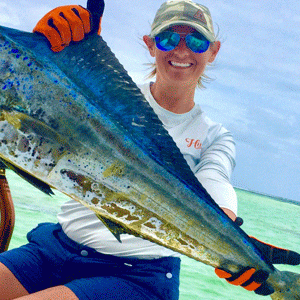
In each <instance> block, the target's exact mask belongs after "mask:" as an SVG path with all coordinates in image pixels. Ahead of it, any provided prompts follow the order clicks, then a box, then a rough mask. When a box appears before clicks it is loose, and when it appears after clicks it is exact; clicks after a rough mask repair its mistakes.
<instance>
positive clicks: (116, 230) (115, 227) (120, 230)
mask: <svg viewBox="0 0 300 300" xmlns="http://www.w3.org/2000/svg"><path fill="white" fill-rule="evenodd" d="M96 215H97V217H98V218H99V219H100V221H101V222H102V223H103V224H104V225H105V226H106V227H107V228H108V230H109V231H110V232H111V233H112V234H113V235H114V237H115V238H116V239H117V240H118V242H119V243H122V241H121V234H124V233H127V231H126V230H125V228H124V227H122V226H121V225H119V224H117V223H115V222H113V221H111V220H109V219H107V218H105V217H102V216H99V215H98V214H96Z"/></svg>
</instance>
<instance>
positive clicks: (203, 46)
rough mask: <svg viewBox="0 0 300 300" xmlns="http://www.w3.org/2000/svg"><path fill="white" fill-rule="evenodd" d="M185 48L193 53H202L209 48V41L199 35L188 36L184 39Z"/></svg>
mask: <svg viewBox="0 0 300 300" xmlns="http://www.w3.org/2000/svg"><path fill="white" fill-rule="evenodd" d="M185 42H186V44H187V46H188V47H189V48H190V49H191V50H192V51H193V52H195V53H203V52H205V51H206V50H207V49H208V47H209V44H210V43H209V41H208V40H207V39H206V38H205V37H204V36H203V35H201V34H200V33H197V32H195V33H192V34H188V35H187V36H186V37H185Z"/></svg>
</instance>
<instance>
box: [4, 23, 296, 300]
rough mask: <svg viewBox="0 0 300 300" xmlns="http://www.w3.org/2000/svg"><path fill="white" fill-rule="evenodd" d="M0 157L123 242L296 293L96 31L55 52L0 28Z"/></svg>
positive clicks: (291, 276) (283, 293)
mask: <svg viewBox="0 0 300 300" xmlns="http://www.w3.org/2000/svg"><path fill="white" fill-rule="evenodd" d="M0 158H1V160H2V161H4V162H5V164H6V165H7V166H8V167H10V168H11V169H13V170H14V171H16V172H17V173H18V174H19V175H21V176H23V177H24V178H26V179H27V180H29V181H30V182H31V183H33V184H34V185H36V186H37V187H39V188H40V189H42V190H43V191H44V192H46V193H48V194H50V193H52V189H56V190H59V191H61V192H62V193H64V194H66V195H67V196H69V197H71V198H72V199H74V200H76V201H79V202H80V203H82V204H83V205H85V206H86V207H88V208H89V209H91V210H93V211H94V212H95V214H96V215H97V216H98V217H99V218H100V219H101V220H102V221H103V222H104V223H105V225H106V226H107V227H108V228H109V229H110V230H111V231H112V233H113V234H114V235H115V236H116V238H118V240H119V241H122V236H121V235H122V233H129V234H133V235H135V236H138V237H142V238H145V239H148V240H150V241H152V242H154V243H157V244H159V245H162V246H164V247H167V248H169V249H172V250H174V251H177V252H179V253H181V254H184V255H186V256H188V257H191V258H193V259H195V260H197V261H200V262H203V263H205V264H208V265H211V266H212V267H214V268H222V269H225V270H228V271H230V272H238V271H240V270H241V269H243V268H244V267H248V266H250V267H253V268H255V269H257V270H264V271H267V272H268V273H269V274H270V275H269V278H268V280H267V282H268V284H269V285H270V286H272V287H273V288H274V290H275V293H273V294H272V295H271V297H272V299H300V275H299V274H296V273H292V272H284V271H279V270H278V269H276V268H275V267H274V266H273V265H272V264H271V263H270V262H269V261H268V259H266V258H265V257H264V255H263V254H262V253H261V252H260V251H259V249H257V248H256V247H255V245H254V244H253V243H252V242H251V239H250V238H249V237H248V235H247V234H246V233H245V232H244V231H243V230H242V229H241V228H240V227H239V226H237V225H236V224H235V223H234V222H233V221H231V220H230V219H229V218H228V217H227V216H226V214H225V213H224V212H223V211H222V210H221V209H220V208H219V207H218V205H217V204H216V203H215V202H214V200H213V199H212V198H211V197H210V196H209V194H208V193H207V192H206V191H205V189H204V188H203V187H202V185H201V184H200V183H199V181H198V180H197V179H196V177H195V176H194V174H193V173H192V171H191V169H190V168H189V166H188V164H187V163H186V161H185V159H184V158H183V156H182V154H181V153H180V151H179V150H178V148H177V146H176V144H175V143H174V141H173V140H172V138H171V137H170V136H169V135H168V133H167V131H166V130H165V129H164V128H163V126H162V124H161V122H160V120H159V119H158V117H157V116H156V114H155V113H154V112H153V110H152V108H151V107H150V106H149V105H148V103H147V101H146V100H145V98H144V96H143V95H142V93H141V92H140V90H139V89H138V88H137V86H136V85H135V84H134V83H133V81H132V79H131V78H130V77H129V75H128V74H127V72H126V71H125V70H124V68H123V67H122V66H121V65H120V63H119V62H118V60H117V59H116V57H115V56H114V55H113V53H112V52H111V50H110V49H109V47H108V46H107V45H106V43H105V42H104V41H103V39H102V38H101V37H100V36H98V35H97V34H94V35H91V36H89V37H88V38H86V39H85V40H84V41H83V42H81V43H78V44H74V45H71V46H69V47H67V49H65V50H64V51H62V52H60V53H53V52H52V51H51V50H50V49H49V47H48V45H47V43H46V42H45V40H44V38H43V37H41V36H38V35H36V34H32V33H27V32H23V31H18V30H14V29H10V28H6V27H0Z"/></svg>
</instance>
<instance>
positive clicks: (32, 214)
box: [7, 171, 300, 300]
mask: <svg viewBox="0 0 300 300" xmlns="http://www.w3.org/2000/svg"><path fill="white" fill-rule="evenodd" d="M7 178H8V181H9V185H10V188H11V192H12V196H13V200H14V203H15V210H16V224H15V230H14V234H13V238H12V241H11V244H10V249H12V248H15V247H18V246H20V245H23V244H24V243H26V238H25V236H26V233H27V232H28V231H29V230H31V229H32V228H33V227H35V226H36V225H37V224H38V223H41V222H56V213H57V212H58V211H59V207H60V205H61V204H62V203H63V202H64V201H66V200H67V199H68V198H67V197H66V196H64V195H62V194H60V193H57V192H56V195H55V196H53V197H49V196H46V195H44V194H43V193H41V192H39V191H38V190H37V189H35V188H33V187H32V186H30V185H29V184H28V183H27V182H25V181H24V180H22V179H20V177H18V176H17V175H15V174H14V173H12V172H9V171H8V173H7ZM236 191H237V195H238V199H239V216H240V217H242V218H243V219H244V225H243V229H244V230H245V231H246V232H247V233H248V234H249V235H252V236H255V237H256V238H258V239H261V240H263V241H265V242H268V243H272V244H275V245H277V246H279V247H283V248H290V249H292V250H294V251H297V252H300V243H299V239H300V229H299V228H300V219H299V215H300V206H299V205H294V204H289V203H284V202H280V201H276V199H275V198H271V197H268V196H263V195H258V194H255V193H251V192H247V191H243V190H239V189H237V190H236ZM278 268H279V269H280V270H288V271H292V272H296V273H300V266H297V267H292V266H280V267H278ZM266 298H267V299H270V298H269V297H261V296H257V295H256V294H254V293H250V292H247V291H244V290H243V289H242V288H240V287H234V286H231V285H229V284H228V283H226V282H224V281H223V280H221V279H219V278H218V277H217V276H216V275H215V274H214V270H213V268H211V267H209V266H206V265H204V264H202V263H199V262H196V261H194V260H192V259H190V258H186V257H182V269H181V284H180V300H200V299H205V300H225V299H226V300H227V299H228V300H237V299H239V300H252V299H254V300H255V299H266Z"/></svg>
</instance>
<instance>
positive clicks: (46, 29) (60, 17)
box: [33, 0, 104, 52]
mask: <svg viewBox="0 0 300 300" xmlns="http://www.w3.org/2000/svg"><path fill="white" fill-rule="evenodd" d="M88 8H89V9H93V10H97V11H91V12H90V11H89V10H87V9H85V8H83V7H82V6H80V5H66V6H60V7H57V8H55V9H53V10H51V11H50V12H49V13H47V14H46V15H45V16H44V17H43V18H42V19H41V20H40V21H39V22H38V23H37V25H36V26H35V27H34V29H33V32H35V33H39V34H42V35H44V36H45V37H46V38H47V39H48V41H49V43H50V44H51V50H52V51H54V52H60V51H62V50H63V49H64V48H65V47H66V46H68V45H69V44H70V43H71V42H79V41H81V40H83V39H84V37H85V35H86V34H88V33H90V32H91V30H92V25H94V24H92V20H93V21H94V20H96V18H95V16H96V17H98V20H97V22H99V23H98V24H99V29H98V27H96V26H94V27H96V28H97V29H98V34H100V32H101V26H100V24H101V17H102V14H103V10H104V1H103V0H89V1H88ZM91 13H92V14H93V15H92V14H91ZM99 19H100V20H99ZM98 24H95V25H98Z"/></svg>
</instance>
